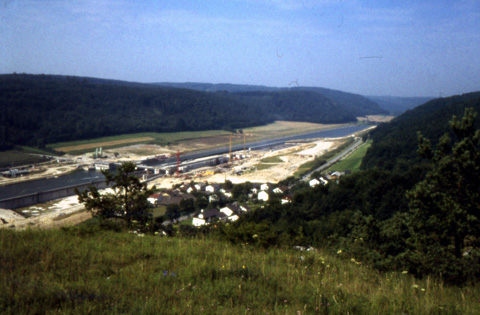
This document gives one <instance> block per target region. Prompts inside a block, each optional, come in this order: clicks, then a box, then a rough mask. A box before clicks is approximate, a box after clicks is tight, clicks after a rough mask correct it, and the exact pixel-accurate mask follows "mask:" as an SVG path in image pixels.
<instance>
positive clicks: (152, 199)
mask: <svg viewBox="0 0 480 315" xmlns="http://www.w3.org/2000/svg"><path fill="white" fill-rule="evenodd" d="M147 200H148V202H150V203H151V204H152V205H154V206H156V205H158V203H159V202H160V201H162V194H161V193H156V194H153V195H150V196H148V198H147Z"/></svg>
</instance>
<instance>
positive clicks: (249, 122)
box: [0, 74, 378, 150]
mask: <svg viewBox="0 0 480 315" xmlns="http://www.w3.org/2000/svg"><path fill="white" fill-rule="evenodd" d="M0 104H1V107H0V150H1V149H6V148H8V147H11V146H12V145H29V146H39V147H42V146H44V145H45V144H47V143H53V142H59V141H71V140H80V139H89V138H96V137H102V136H110V135H118V134H126V133H137V132H172V131H196V130H211V129H225V130H231V129H238V128H245V127H250V126H258V125H263V124H266V123H270V122H273V121H275V120H278V119H283V120H289V121H304V122H315V123H346V122H354V121H356V119H355V117H356V116H360V115H364V114H374V113H378V108H375V107H371V108H367V109H366V108H365V107H362V106H357V107H355V106H351V105H348V104H344V102H337V101H335V100H332V99H330V98H327V97H324V96H322V95H320V94H318V93H314V92H311V91H302V90H278V91H274V92H268V91H264V92H242V93H228V92H216V93H210V92H203V91H198V90H192V89H184V88H183V89H180V88H172V87H164V86H157V85H152V84H143V83H135V82H124V81H115V80H105V79H97V78H83V77H65V76H49V75H26V74H22V75H18V74H13V75H0Z"/></svg>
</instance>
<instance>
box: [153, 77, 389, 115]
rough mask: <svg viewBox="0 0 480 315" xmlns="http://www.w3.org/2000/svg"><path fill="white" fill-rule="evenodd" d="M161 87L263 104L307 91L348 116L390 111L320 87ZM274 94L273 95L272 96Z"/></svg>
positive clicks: (189, 84)
mask: <svg viewBox="0 0 480 315" xmlns="http://www.w3.org/2000/svg"><path fill="white" fill-rule="evenodd" d="M155 84H157V85H160V86H169V87H177V88H186V89H193V90H199V91H206V92H230V93H231V95H233V96H235V95H236V94H239V97H241V98H242V99H244V100H246V99H248V97H249V96H251V97H252V100H254V101H258V100H259V98H263V100H262V102H263V103H268V101H269V100H272V99H276V98H277V97H278V94H277V93H282V94H281V95H288V94H287V93H288V92H297V93H298V92H299V91H303V92H305V91H307V92H309V93H310V94H308V95H309V96H308V97H310V96H311V97H313V98H316V99H318V98H319V97H320V96H321V97H323V98H327V99H329V100H330V101H332V102H334V103H335V104H337V105H338V106H341V107H345V109H346V110H347V112H348V114H353V115H356V116H364V115H373V114H388V110H385V109H382V108H381V106H379V105H378V104H377V103H376V102H375V101H372V100H369V99H368V98H366V97H364V96H362V95H358V94H353V93H347V92H343V91H338V90H331V89H326V88H320V87H292V88H275V87H268V86H261V85H242V84H211V83H194V82H190V83H170V82H162V83H155ZM260 92H262V93H260ZM312 92H313V93H312ZM270 93H273V94H270ZM318 95H320V96H318Z"/></svg>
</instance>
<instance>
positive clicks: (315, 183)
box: [308, 178, 320, 187]
mask: <svg viewBox="0 0 480 315" xmlns="http://www.w3.org/2000/svg"><path fill="white" fill-rule="evenodd" d="M308 184H309V185H310V187H315V186H317V185H319V184H320V181H319V180H318V179H316V178H314V179H312V180H310V181H309V182H308Z"/></svg>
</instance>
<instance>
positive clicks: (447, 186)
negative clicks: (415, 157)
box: [408, 109, 480, 283]
mask: <svg viewBox="0 0 480 315" xmlns="http://www.w3.org/2000/svg"><path fill="white" fill-rule="evenodd" d="M475 117H476V114H474V112H473V109H466V110H465V115H464V117H463V118H462V119H461V120H457V118H456V117H455V116H454V117H453V119H452V121H451V122H450V126H451V128H452V130H453V133H454V134H455V136H456V138H457V141H456V142H455V143H454V144H452V143H451V139H450V136H449V135H448V134H445V135H444V136H442V137H441V138H440V140H439V142H438V145H437V147H436V149H435V150H432V148H431V146H430V141H428V140H426V139H424V138H423V136H422V135H421V134H419V144H420V148H419V152H420V153H421V154H422V155H423V156H424V157H426V158H429V159H431V160H432V163H433V168H432V170H431V171H430V172H428V174H427V176H426V177H425V179H424V180H423V181H421V182H419V183H418V184H417V185H416V186H415V188H414V189H412V190H411V191H409V192H408V199H409V204H410V209H411V216H412V217H411V220H410V224H411V227H412V243H413V246H414V252H413V254H412V259H414V260H415V263H416V264H417V269H418V273H419V274H420V275H425V274H430V273H433V274H436V275H441V276H442V277H443V278H444V279H445V280H446V281H448V282H453V283H463V282H465V281H468V280H470V279H475V278H478V276H479V275H480V271H479V270H480V260H479V258H480V251H479V250H480V239H479V237H480V212H479V205H480V192H479V190H478V187H480V130H475V124H474V122H475Z"/></svg>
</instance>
